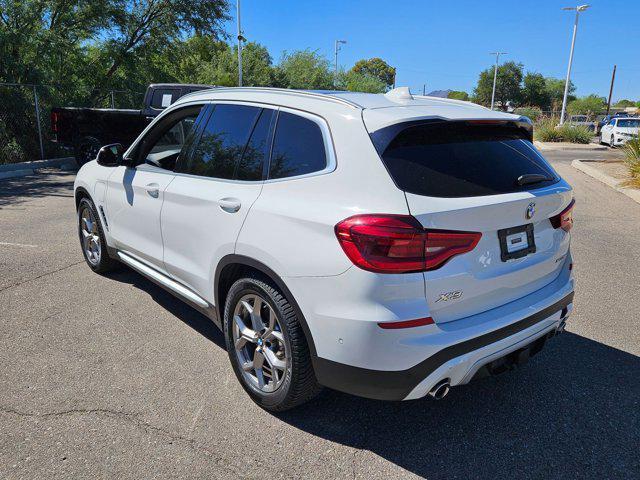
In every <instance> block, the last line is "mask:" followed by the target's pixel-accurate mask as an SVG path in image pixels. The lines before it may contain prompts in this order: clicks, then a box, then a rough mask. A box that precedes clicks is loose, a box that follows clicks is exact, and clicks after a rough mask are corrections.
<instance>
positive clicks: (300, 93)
mask: <svg viewBox="0 0 640 480" xmlns="http://www.w3.org/2000/svg"><path fill="white" fill-rule="evenodd" d="M208 90H215V91H216V92H237V91H244V92H275V93H282V94H285V95H298V96H304V97H313V98H317V99H319V100H328V101H330V102H335V103H341V104H343V105H348V106H349V107H352V108H357V109H358V110H361V109H362V106H360V105H358V104H357V103H355V102H351V101H349V100H347V99H344V98H340V97H339V96H337V95H331V94H330V93H317V92H311V91H309V90H293V89H289V88H275V87H212V88H211V89H207V90H199V91H197V92H192V93H188V94H187V95H184V96H182V97H180V99H181V100H182V99H183V98H188V97H191V96H194V95H198V94H202V93H203V92H205V91H208Z"/></svg>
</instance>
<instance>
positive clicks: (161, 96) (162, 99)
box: [151, 89, 180, 108]
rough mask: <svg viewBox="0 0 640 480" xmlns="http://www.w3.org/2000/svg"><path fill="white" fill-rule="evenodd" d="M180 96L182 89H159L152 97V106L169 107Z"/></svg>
mask: <svg viewBox="0 0 640 480" xmlns="http://www.w3.org/2000/svg"><path fill="white" fill-rule="evenodd" d="M179 96H180V91H179V90H175V89H157V90H154V92H153V97H151V106H152V107H153V108H167V107H168V106H169V105H171V104H172V103H173V102H175V101H176V100H177V99H178V97H179Z"/></svg>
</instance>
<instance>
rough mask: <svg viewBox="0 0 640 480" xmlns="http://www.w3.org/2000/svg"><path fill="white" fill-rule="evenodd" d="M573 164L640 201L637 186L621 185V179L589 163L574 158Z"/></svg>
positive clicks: (632, 198) (637, 201)
mask: <svg viewBox="0 0 640 480" xmlns="http://www.w3.org/2000/svg"><path fill="white" fill-rule="evenodd" d="M571 166H572V167H573V168H575V169H577V170H580V171H581V172H582V173H585V174H587V175H589V176H590V177H592V178H595V179H596V180H599V181H601V182H602V183H604V184H606V185H609V186H610V187H611V188H613V189H614V190H617V191H618V192H620V193H622V194H623V195H626V196H627V197H629V198H630V199H631V200H633V201H634V202H636V203H640V190H636V189H635V188H627V187H622V186H620V183H621V182H620V181H619V180H618V179H617V178H614V177H612V176H611V175H607V174H606V173H603V172H601V171H600V170H598V169H597V168H595V167H592V166H591V165H587V164H586V163H584V162H582V161H580V160H574V161H573V162H571Z"/></svg>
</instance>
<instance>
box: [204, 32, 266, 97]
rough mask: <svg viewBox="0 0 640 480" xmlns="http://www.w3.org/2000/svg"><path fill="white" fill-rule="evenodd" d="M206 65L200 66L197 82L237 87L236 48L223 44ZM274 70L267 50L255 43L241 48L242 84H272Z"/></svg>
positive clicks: (264, 85) (255, 85)
mask: <svg viewBox="0 0 640 480" xmlns="http://www.w3.org/2000/svg"><path fill="white" fill-rule="evenodd" d="M223 45H224V46H223V48H221V49H220V50H218V51H217V52H216V54H215V55H214V56H213V58H212V59H211V61H210V62H209V63H208V64H205V65H204V67H203V66H202V65H201V66H200V71H199V72H198V73H197V79H198V80H197V81H198V82H201V83H206V84H211V85H219V86H228V87H231V86H237V85H238V48H237V46H229V45H226V44H223ZM273 76H274V69H273V66H272V60H271V55H269V52H268V51H267V49H266V48H265V47H264V46H262V45H260V44H258V43H255V42H249V43H247V44H246V45H244V46H243V48H242V84H243V85H245V86H251V87H266V86H271V85H272V84H273Z"/></svg>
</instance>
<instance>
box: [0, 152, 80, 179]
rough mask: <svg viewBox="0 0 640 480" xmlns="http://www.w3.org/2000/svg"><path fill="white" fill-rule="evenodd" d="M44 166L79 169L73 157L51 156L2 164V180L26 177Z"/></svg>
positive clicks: (0, 168)
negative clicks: (43, 158)
mask: <svg viewBox="0 0 640 480" xmlns="http://www.w3.org/2000/svg"><path fill="white" fill-rule="evenodd" d="M42 168H59V169H60V170H66V171H70V170H77V169H78V164H77V163H76V160H75V158H73V157H63V158H50V159H48V160H35V161H33V162H21V163H9V164H7V165H0V180H3V179H5V178H16V177H25V176H27V175H33V174H35V173H37V171H38V170H40V169H42Z"/></svg>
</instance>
